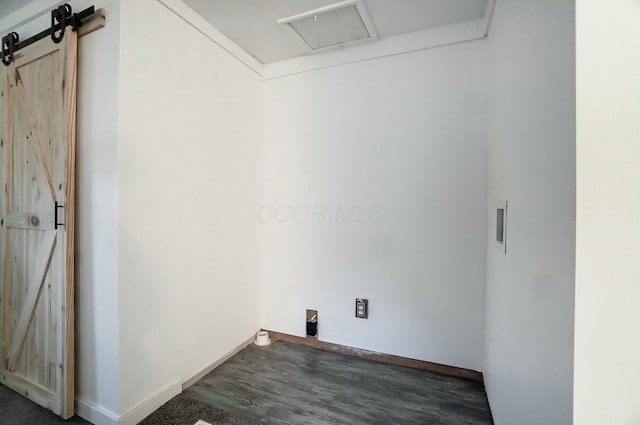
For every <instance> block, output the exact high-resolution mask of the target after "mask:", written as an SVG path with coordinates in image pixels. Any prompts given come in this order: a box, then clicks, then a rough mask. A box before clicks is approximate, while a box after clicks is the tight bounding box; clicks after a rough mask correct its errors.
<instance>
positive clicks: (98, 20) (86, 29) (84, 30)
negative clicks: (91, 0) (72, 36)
mask: <svg viewBox="0 0 640 425" xmlns="http://www.w3.org/2000/svg"><path fill="white" fill-rule="evenodd" d="M106 25H107V11H106V10H105V9H98V10H96V11H95V12H94V13H93V15H91V16H89V17H88V18H87V19H85V20H84V22H83V23H82V26H81V27H80V28H78V37H83V36H85V35H87V34H91V33H92V32H94V31H96V30H99V29H100V28H104V27H105V26H106Z"/></svg>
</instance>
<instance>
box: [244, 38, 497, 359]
mask: <svg viewBox="0 0 640 425" xmlns="http://www.w3.org/2000/svg"><path fill="white" fill-rule="evenodd" d="M484 47H485V46H484V43H482V42H471V43H465V44H460V45H456V46H451V47H445V48H438V49H433V50H426V51H421V52H416V53H410V54H404V55H398V56H393V57H386V58H381V59H375V60H371V61H364V62H359V63H353V64H348V65H343V66H337V67H332V68H329V69H324V70H318V71H313V72H306V73H302V74H297V75H293V76H288V77H284V78H277V79H274V80H269V81H266V82H265V83H264V97H263V112H264V114H263V129H264V130H263V131H264V144H265V153H264V178H263V189H264V198H263V207H262V209H260V210H258V211H256V219H257V220H258V221H260V222H261V225H262V229H263V251H262V252H263V254H262V274H261V276H262V285H263V314H264V316H263V326H265V327H266V328H269V329H272V330H276V331H280V332H285V333H290V334H295V335H300V336H303V335H305V309H307V308H312V309H317V310H318V311H319V335H320V339H321V340H323V341H330V342H333V343H338V344H344V345H349V346H354V347H358V348H363V349H369V350H374V351H380V352H385V353H390V354H396V355H401V356H406V357H411V358H417V359H423V360H429V361H434V362H440V363H445V364H449V365H455V366H460V367H466V368H470V369H475V370H480V369H481V368H482V332H483V315H484V313H483V303H484V266H485V265H484V262H485V194H486V192H485V181H486V159H487V158H486V74H485V71H486V64H485V51H484ZM341 209H342V210H341ZM350 213H351V214H352V215H349V214H350ZM340 214H342V215H340ZM357 297H364V298H368V299H369V303H370V317H369V319H368V320H362V319H356V318H355V317H354V310H355V305H354V300H355V298H357Z"/></svg>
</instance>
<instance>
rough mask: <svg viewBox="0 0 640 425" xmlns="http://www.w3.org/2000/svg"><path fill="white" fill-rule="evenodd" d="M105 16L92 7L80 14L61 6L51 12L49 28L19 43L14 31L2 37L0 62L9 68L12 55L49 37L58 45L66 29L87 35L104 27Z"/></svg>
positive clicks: (102, 11)
mask: <svg viewBox="0 0 640 425" xmlns="http://www.w3.org/2000/svg"><path fill="white" fill-rule="evenodd" d="M105 15H106V13H105V10H104V9H98V10H97V11H96V10H95V7H94V6H91V7H88V8H86V9H84V10H83V11H82V12H78V13H73V9H72V8H71V6H70V5H69V4H67V3H65V4H62V5H60V6H58V7H57V8H55V9H53V10H52V11H51V26H50V27H49V28H47V29H45V30H43V31H40V32H39V33H38V34H36V35H34V36H32V37H29V38H27V39H26V40H23V41H20V35H19V34H18V33H17V32H15V31H12V32H10V33H9V34H7V35H5V36H4V37H2V45H1V46H0V47H1V51H0V60H1V61H2V63H3V64H5V66H9V65H10V64H11V61H12V60H13V55H14V53H16V52H17V51H19V50H20V49H24V48H25V47H27V46H29V45H31V44H33V43H35V42H36V41H38V40H41V39H43V38H45V37H51V39H52V40H53V42H54V43H60V42H61V41H62V40H63V39H64V32H65V30H66V28H67V27H71V29H72V31H77V32H78V36H79V37H81V36H83V35H86V34H89V33H90V32H93V31H95V30H97V29H99V28H102V27H104V26H105Z"/></svg>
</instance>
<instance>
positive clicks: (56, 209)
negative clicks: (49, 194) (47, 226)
mask: <svg viewBox="0 0 640 425" xmlns="http://www.w3.org/2000/svg"><path fill="white" fill-rule="evenodd" d="M58 208H62V213H63V216H64V205H58V203H57V202H56V205H55V208H54V209H55V210H54V212H53V223H54V226H53V228H54V229H58V226H64V223H58Z"/></svg>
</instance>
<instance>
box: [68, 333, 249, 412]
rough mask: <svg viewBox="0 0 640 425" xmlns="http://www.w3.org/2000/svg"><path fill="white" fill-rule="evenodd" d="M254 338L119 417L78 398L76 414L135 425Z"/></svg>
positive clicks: (171, 384)
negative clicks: (182, 381)
mask: <svg viewBox="0 0 640 425" xmlns="http://www.w3.org/2000/svg"><path fill="white" fill-rule="evenodd" d="M254 339H255V336H254V335H252V336H251V338H249V339H247V340H246V341H244V342H242V343H241V344H240V345H238V346H237V347H236V348H234V349H233V350H231V351H229V352H228V353H227V354H225V355H224V356H222V357H221V358H219V359H218V360H216V361H215V362H214V363H212V364H211V365H209V366H207V367H206V368H204V369H203V370H202V371H200V372H198V373H197V374H195V375H194V376H193V377H191V378H189V379H187V380H186V381H185V382H184V383H181V381H180V380H175V381H173V382H171V383H170V384H169V385H167V386H166V387H164V388H162V389H161V390H160V391H158V392H157V393H155V394H154V395H152V396H151V397H149V398H148V399H147V400H146V401H144V402H143V403H141V404H140V405H138V406H137V407H134V408H133V409H131V410H129V411H128V412H127V413H125V414H124V415H123V416H122V417H120V418H119V417H118V415H116V414H115V413H113V412H111V411H109V410H107V409H103V408H100V407H97V406H94V405H92V404H90V403H87V402H84V401H82V400H79V399H76V414H77V415H78V416H80V417H81V418H84V419H86V420H88V421H89V422H91V423H93V424H95V425H136V424H137V423H138V422H140V421H142V420H143V419H144V418H146V417H147V416H149V415H150V414H152V413H153V412H155V411H156V410H157V409H158V408H160V407H161V406H162V405H163V404H165V403H166V402H168V401H169V400H171V399H172V398H173V397H175V396H177V395H178V394H180V393H181V392H182V391H183V390H185V389H187V388H188V387H190V386H191V385H193V384H195V383H196V382H197V381H198V380H200V379H201V378H202V377H203V376H205V375H207V374H208V373H209V372H211V371H212V370H214V369H215V368H217V367H218V366H220V365H221V364H222V363H224V362H226V361H227V360H229V359H230V358H231V357H233V356H235V355H236V354H237V353H239V352H240V351H242V350H244V349H245V348H246V347H247V346H248V345H250V344H251V343H252V342H253V341H254Z"/></svg>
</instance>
